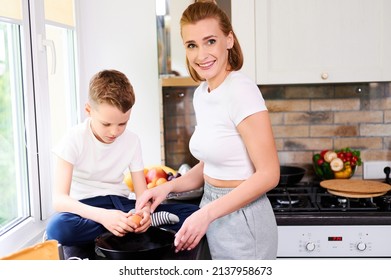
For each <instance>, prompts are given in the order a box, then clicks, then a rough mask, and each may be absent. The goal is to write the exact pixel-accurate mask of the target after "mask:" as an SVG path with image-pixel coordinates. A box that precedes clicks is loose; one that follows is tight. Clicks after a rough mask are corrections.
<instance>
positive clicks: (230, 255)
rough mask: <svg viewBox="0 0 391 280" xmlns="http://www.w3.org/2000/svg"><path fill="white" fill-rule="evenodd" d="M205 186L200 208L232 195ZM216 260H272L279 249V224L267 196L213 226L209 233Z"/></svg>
mask: <svg viewBox="0 0 391 280" xmlns="http://www.w3.org/2000/svg"><path fill="white" fill-rule="evenodd" d="M231 190H232V189H231V188H216V187H214V186H211V185H209V184H207V183H205V186H204V194H203V197H202V199H201V202H200V207H203V206H205V205H206V204H207V203H209V202H212V201H213V200H215V199H218V198H219V197H221V196H223V195H225V194H227V193H229V192H230V191H231ZM206 237H207V240H208V245H209V249H210V253H211V256H212V259H217V260H223V259H238V260H240V259H241V260H255V259H262V260H272V259H276V255H277V246H278V232H277V223H276V219H275V216H274V212H273V209H272V207H271V205H270V202H269V199H268V198H267V196H266V195H262V196H261V197H259V198H258V199H256V200H255V201H253V202H251V203H250V204H248V205H246V206H245V207H243V208H241V209H239V210H237V211H234V212H232V213H230V214H228V215H226V216H223V217H221V218H219V219H217V220H215V221H214V222H212V223H211V224H210V225H209V227H208V230H207V232H206Z"/></svg>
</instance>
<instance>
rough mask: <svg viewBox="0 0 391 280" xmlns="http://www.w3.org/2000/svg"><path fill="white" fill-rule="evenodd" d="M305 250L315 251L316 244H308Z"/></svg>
mask: <svg viewBox="0 0 391 280" xmlns="http://www.w3.org/2000/svg"><path fill="white" fill-rule="evenodd" d="M305 248H306V249H307V251H313V250H315V243H313V242H308V243H307V244H306V245H305Z"/></svg>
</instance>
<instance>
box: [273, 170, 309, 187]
mask: <svg viewBox="0 0 391 280" xmlns="http://www.w3.org/2000/svg"><path fill="white" fill-rule="evenodd" d="M305 172H306V169H304V168H302V167H298V166H287V165H282V166H280V181H279V183H278V184H279V185H282V186H289V185H294V184H297V183H298V182H300V181H301V179H303V177H304V174H305Z"/></svg>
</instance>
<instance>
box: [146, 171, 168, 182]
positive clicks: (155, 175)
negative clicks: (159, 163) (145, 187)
mask: <svg viewBox="0 0 391 280" xmlns="http://www.w3.org/2000/svg"><path fill="white" fill-rule="evenodd" d="M145 178H146V180H147V184H148V183H151V182H153V181H154V180H155V181H156V180H157V179H159V178H164V179H167V173H166V171H164V170H163V168H161V167H153V168H151V169H149V170H148V172H147V175H146V176H145Z"/></svg>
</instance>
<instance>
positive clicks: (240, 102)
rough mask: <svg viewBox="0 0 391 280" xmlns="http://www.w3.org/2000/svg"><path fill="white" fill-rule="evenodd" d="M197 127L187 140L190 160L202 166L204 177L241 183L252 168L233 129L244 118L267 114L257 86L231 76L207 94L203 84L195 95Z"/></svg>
mask: <svg viewBox="0 0 391 280" xmlns="http://www.w3.org/2000/svg"><path fill="white" fill-rule="evenodd" d="M193 106H194V111H195V115H196V121H197V125H196V127H195V131H194V133H193V135H192V137H191V139H190V143H189V146H190V151H191V153H192V154H193V156H194V157H195V158H197V159H199V160H200V161H203V162H204V173H205V174H206V175H208V176H210V177H212V178H216V179H220V180H244V179H247V178H248V177H250V176H251V175H252V174H253V173H254V166H253V164H252V162H251V160H250V158H249V155H248V153H247V150H246V147H245V145H244V142H243V141H242V138H241V136H240V134H239V132H238V130H237V128H236V126H237V125H238V124H239V123H240V122H241V121H242V120H243V119H245V118H246V117H248V116H250V115H252V114H254V113H256V112H259V111H265V110H267V108H266V105H265V101H264V99H263V97H262V94H261V92H260V90H259V88H258V86H257V85H256V84H255V83H254V82H253V81H252V80H251V79H249V78H248V77H247V76H245V75H244V74H242V73H241V72H231V73H230V74H229V75H228V76H227V78H226V79H225V80H224V82H223V83H222V84H221V85H220V86H219V87H218V88H216V89H214V90H213V91H211V92H208V84H207V83H206V82H203V83H201V84H200V86H199V87H198V88H197V89H196V91H195V92H194V98H193Z"/></svg>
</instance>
